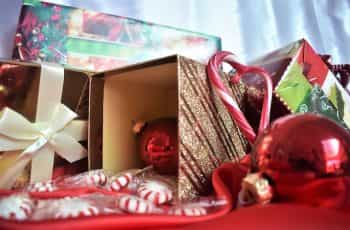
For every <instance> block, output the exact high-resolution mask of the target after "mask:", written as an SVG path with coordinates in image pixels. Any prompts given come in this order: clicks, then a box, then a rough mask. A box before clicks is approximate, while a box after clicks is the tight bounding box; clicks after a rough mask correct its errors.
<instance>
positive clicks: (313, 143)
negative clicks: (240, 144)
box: [252, 113, 350, 175]
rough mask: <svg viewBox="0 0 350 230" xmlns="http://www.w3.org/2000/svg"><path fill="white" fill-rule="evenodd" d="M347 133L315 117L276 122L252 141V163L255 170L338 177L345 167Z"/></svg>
mask: <svg viewBox="0 0 350 230" xmlns="http://www.w3.org/2000/svg"><path fill="white" fill-rule="evenodd" d="M349 150H350V133H349V132H348V131H347V130H345V129H344V128H342V127H340V126H339V125H337V124H336V123H335V122H333V121H331V120H329V119H328V118H326V117H323V116H320V115H316V114H311V113H308V114H302V115H289V116H285V117H282V118H280V119H277V120H276V121H275V122H273V123H272V125H271V126H270V128H268V129H266V130H265V131H264V133H263V134H262V135H260V136H259V138H258V139H257V141H256V144H255V147H254V150H253V153H252V154H253V156H252V157H253V162H254V163H255V164H256V166H257V167H258V169H259V170H262V171H268V170H278V171H280V172H283V171H289V170H303V169H305V170H310V169H311V170H313V171H315V172H316V173H317V174H318V175H326V174H337V175H339V174H342V173H343V172H344V170H345V169H346V168H348V166H349V156H348V154H349Z"/></svg>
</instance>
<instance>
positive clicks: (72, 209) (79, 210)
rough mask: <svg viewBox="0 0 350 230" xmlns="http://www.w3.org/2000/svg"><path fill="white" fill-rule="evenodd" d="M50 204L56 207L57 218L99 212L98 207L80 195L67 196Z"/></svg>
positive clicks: (90, 214)
mask: <svg viewBox="0 0 350 230" xmlns="http://www.w3.org/2000/svg"><path fill="white" fill-rule="evenodd" d="M50 206H51V207H54V208H55V209H56V210H55V214H54V218H55V219H66V218H74V217H78V216H79V217H80V216H94V215H98V214H99V210H98V208H97V207H95V206H93V205H92V204H91V203H90V202H89V201H87V200H83V199H81V198H78V197H65V198H63V199H59V200H55V201H53V202H52V204H51V205H50Z"/></svg>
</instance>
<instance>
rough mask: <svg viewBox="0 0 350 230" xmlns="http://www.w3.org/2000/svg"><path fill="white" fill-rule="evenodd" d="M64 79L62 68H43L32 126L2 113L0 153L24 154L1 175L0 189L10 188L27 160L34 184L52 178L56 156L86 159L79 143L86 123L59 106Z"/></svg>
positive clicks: (12, 114)
mask: <svg viewBox="0 0 350 230" xmlns="http://www.w3.org/2000/svg"><path fill="white" fill-rule="evenodd" d="M63 80H64V69H63V67H61V66H53V65H47V64H43V65H42V67H41V75H40V85H39V95H38V102H37V110H36V122H35V123H31V122H29V121H28V120H27V119H26V118H25V117H23V116H22V115H21V114H19V113H17V112H15V111H13V110H11V109H9V108H5V109H4V110H3V111H2V113H1V117H0V151H15V150H24V151H23V152H22V153H21V154H20V155H19V156H18V158H17V159H16V161H15V163H14V164H13V165H11V167H10V168H9V169H7V170H6V172H5V173H3V174H2V175H1V176H0V188H11V186H12V185H13V183H14V182H15V180H16V178H17V177H18V176H19V175H20V173H21V172H22V171H23V169H24V168H25V166H26V165H27V164H28V163H29V162H30V161H32V169H31V181H32V182H34V181H42V180H47V179H51V176H52V170H53V160H54V154H55V153H57V154H58V155H59V156H61V157H62V158H64V159H66V160H67V161H69V162H75V161H77V160H80V159H82V158H84V157H86V156H87V151H86V150H85V148H84V147H83V146H81V145H80V144H79V143H78V141H80V140H85V139H86V138H87V122H86V121H79V120H74V119H75V118H76V117H77V114H76V113H74V112H73V111H71V110H70V109H69V108H68V107H66V106H65V105H63V104H61V102H60V100H61V96H62V90H63Z"/></svg>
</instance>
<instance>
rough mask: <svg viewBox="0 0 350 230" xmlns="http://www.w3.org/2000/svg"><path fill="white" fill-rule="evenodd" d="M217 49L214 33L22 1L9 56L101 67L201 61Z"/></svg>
mask: <svg viewBox="0 0 350 230" xmlns="http://www.w3.org/2000/svg"><path fill="white" fill-rule="evenodd" d="M220 49H221V40H220V38H218V37H214V36H210V35H205V34H201V33H195V32H191V31H186V30H182V29H176V28H172V27H169V26H162V25H157V24H153V23H148V22H143V21H139V20H134V19H130V18H125V17H121V16H112V15H107V14H103V13H97V12H93V11H88V10H83V9H77V8H72V7H67V6H60V5H55V4H51V3H45V2H41V1H39V0H25V1H24V5H23V8H22V11H21V16H20V21H19V24H18V29H17V35H16V42H15V50H14V57H15V58H20V59H22V60H27V61H28V60H29V61H32V60H38V59H39V60H42V61H48V62H55V63H60V64H64V65H67V66H73V67H75V68H79V69H85V70H91V71H103V70H107V69H111V68H117V67H121V66H125V65H128V64H134V63H137V62H143V61H146V60H149V59H154V58H159V57H164V56H168V55H171V54H175V53H178V54H181V55H184V56H188V57H191V58H193V59H196V60H198V61H202V62H206V61H207V60H208V59H209V57H210V56H211V55H212V54H213V53H215V52H216V51H218V50H220Z"/></svg>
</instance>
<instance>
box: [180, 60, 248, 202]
mask: <svg viewBox="0 0 350 230" xmlns="http://www.w3.org/2000/svg"><path fill="white" fill-rule="evenodd" d="M178 60H179V62H178V87H179V109H178V111H179V114H178V116H179V117H178V119H179V123H178V125H179V137H180V138H179V140H180V143H179V184H178V193H179V198H180V199H181V200H185V199H186V200H187V199H192V198H195V197H196V196H198V195H207V194H209V193H210V191H211V181H210V178H211V173H212V172H213V170H214V169H215V168H217V167H218V166H220V164H221V163H223V162H225V161H237V160H239V159H240V157H241V156H243V155H244V154H245V153H246V151H247V148H248V143H247V141H246V140H245V138H244V137H243V136H242V134H241V132H240V131H239V130H238V128H237V126H236V125H235V123H234V121H233V120H232V118H231V116H230V115H229V113H228V112H227V110H226V108H225V107H224V105H223V104H222V102H221V100H220V99H219V98H218V97H217V96H216V95H215V94H214V91H213V90H212V88H211V86H210V83H209V80H208V78H207V75H206V69H205V65H202V64H199V63H197V62H195V61H192V60H189V59H186V58H183V57H179V59H178ZM228 80H229V77H228V76H225V77H224V82H225V85H226V87H227V88H228V89H229V93H230V94H231V96H233V98H234V99H235V100H236V101H237V102H238V104H239V105H240V106H241V108H243V93H244V90H245V88H244V86H243V85H242V84H237V85H232V84H229V82H228Z"/></svg>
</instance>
